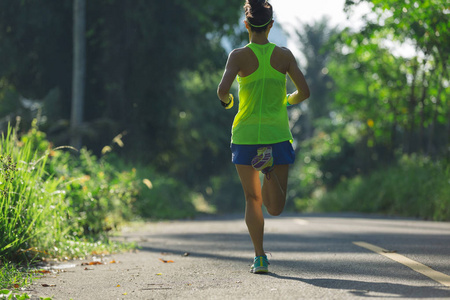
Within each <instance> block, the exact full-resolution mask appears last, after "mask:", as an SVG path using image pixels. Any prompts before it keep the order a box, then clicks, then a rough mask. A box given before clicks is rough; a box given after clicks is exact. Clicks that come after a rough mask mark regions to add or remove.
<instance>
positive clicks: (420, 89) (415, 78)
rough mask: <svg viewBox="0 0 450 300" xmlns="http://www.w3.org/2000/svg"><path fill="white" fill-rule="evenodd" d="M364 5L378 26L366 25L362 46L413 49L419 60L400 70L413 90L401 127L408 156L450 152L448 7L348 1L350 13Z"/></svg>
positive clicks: (436, 2)
mask: <svg viewBox="0 0 450 300" xmlns="http://www.w3.org/2000/svg"><path fill="white" fill-rule="evenodd" d="M361 2H368V3H370V4H371V7H372V11H373V13H374V14H375V16H376V21H368V22H367V25H366V26H365V28H364V29H363V30H362V31H361V38H360V39H359V41H360V42H362V43H363V44H368V43H371V42H377V43H378V44H380V45H386V43H387V41H394V42H397V43H398V44H400V45H402V44H405V43H410V44H411V45H412V46H413V47H414V49H415V56H414V57H412V58H410V59H406V60H405V62H404V64H402V65H401V67H402V69H403V70H404V72H405V73H406V76H407V81H406V85H407V87H408V91H406V92H404V93H403V101H402V103H403V104H404V108H405V109H406V111H404V112H403V114H407V118H406V121H405V122H406V124H404V125H405V126H402V127H403V128H402V129H403V130H404V134H403V136H404V142H403V149H404V151H405V152H407V153H412V152H423V153H428V154H430V155H437V154H438V153H439V152H444V153H445V152H448V150H446V149H448V145H449V133H448V132H449V129H450V105H449V102H448V98H449V97H448V96H449V95H450V89H449V87H448V80H449V73H448V65H449V62H450V56H449V53H450V44H449V43H448V41H449V40H450V29H449V28H448V24H449V22H450V16H449V14H448V13H447V10H448V4H447V1H445V0H424V1H406V2H405V1H394V0H384V1H381V0H360V1H353V0H347V1H346V8H347V9H351V7H352V6H355V5H358V4H359V3H361ZM358 47H364V45H356V48H358ZM443 132H447V133H446V134H445V133H444V134H443Z"/></svg>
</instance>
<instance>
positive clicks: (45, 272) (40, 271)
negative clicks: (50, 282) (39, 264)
mask: <svg viewBox="0 0 450 300" xmlns="http://www.w3.org/2000/svg"><path fill="white" fill-rule="evenodd" d="M34 272H35V273H41V274H49V273H52V272H50V271H49V270H36V271H34Z"/></svg>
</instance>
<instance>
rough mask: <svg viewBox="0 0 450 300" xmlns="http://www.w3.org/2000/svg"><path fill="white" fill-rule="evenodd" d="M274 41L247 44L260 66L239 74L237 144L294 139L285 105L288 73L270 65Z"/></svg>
mask: <svg viewBox="0 0 450 300" xmlns="http://www.w3.org/2000/svg"><path fill="white" fill-rule="evenodd" d="M275 46H276V45H275V44H273V43H268V44H265V45H259V44H253V43H251V44H248V45H247V46H246V47H249V48H250V49H251V50H252V51H253V53H255V55H256V57H257V58H258V63H259V66H258V69H257V70H256V71H255V72H253V73H252V74H250V75H248V76H245V77H240V76H237V82H238V83H239V110H238V112H237V114H236V116H235V118H234V122H233V127H232V136H231V142H232V143H233V144H238V145H258V144H275V143H279V142H284V141H288V140H292V134H291V131H290V130H289V119H288V114H287V109H286V101H287V98H286V75H285V74H283V73H281V72H279V71H277V70H275V69H274V68H273V67H272V66H271V65H270V57H271V56H272V52H273V49H275Z"/></svg>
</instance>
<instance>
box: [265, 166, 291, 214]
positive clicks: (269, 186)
mask: <svg viewBox="0 0 450 300" xmlns="http://www.w3.org/2000/svg"><path fill="white" fill-rule="evenodd" d="M288 173H289V165H275V166H274V168H273V170H272V171H271V172H270V173H269V176H270V177H269V178H270V179H267V176H264V183H263V187H262V199H263V203H264V206H265V207H266V208H267V211H268V212H269V214H271V215H272V216H278V215H279V214H281V213H282V212H283V209H284V205H285V204H286V190H287V182H288Z"/></svg>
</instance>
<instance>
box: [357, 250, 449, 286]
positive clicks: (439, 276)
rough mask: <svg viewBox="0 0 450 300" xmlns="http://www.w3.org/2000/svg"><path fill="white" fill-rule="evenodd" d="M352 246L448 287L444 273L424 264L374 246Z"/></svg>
mask: <svg viewBox="0 0 450 300" xmlns="http://www.w3.org/2000/svg"><path fill="white" fill-rule="evenodd" d="M353 244H355V245H356V246H359V247H363V248H366V249H369V250H371V251H373V252H375V253H378V254H381V255H383V256H386V257H388V258H390V259H392V260H394V261H396V262H398V263H401V264H402V265H405V266H407V267H408V268H411V269H413V270H414V271H416V272H418V273H421V274H423V275H425V276H427V277H429V278H431V279H433V280H434V281H437V282H439V283H441V284H443V285H445V286H448V287H450V276H448V275H446V274H444V273H441V272H438V271H435V270H433V269H432V268H430V267H427V266H425V265H424V264H421V263H419V262H417V261H414V260H412V259H409V258H407V257H405V256H403V255H400V254H398V253H393V252H390V251H388V250H385V249H383V248H380V247H378V246H375V245H372V244H369V243H365V242H353Z"/></svg>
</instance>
